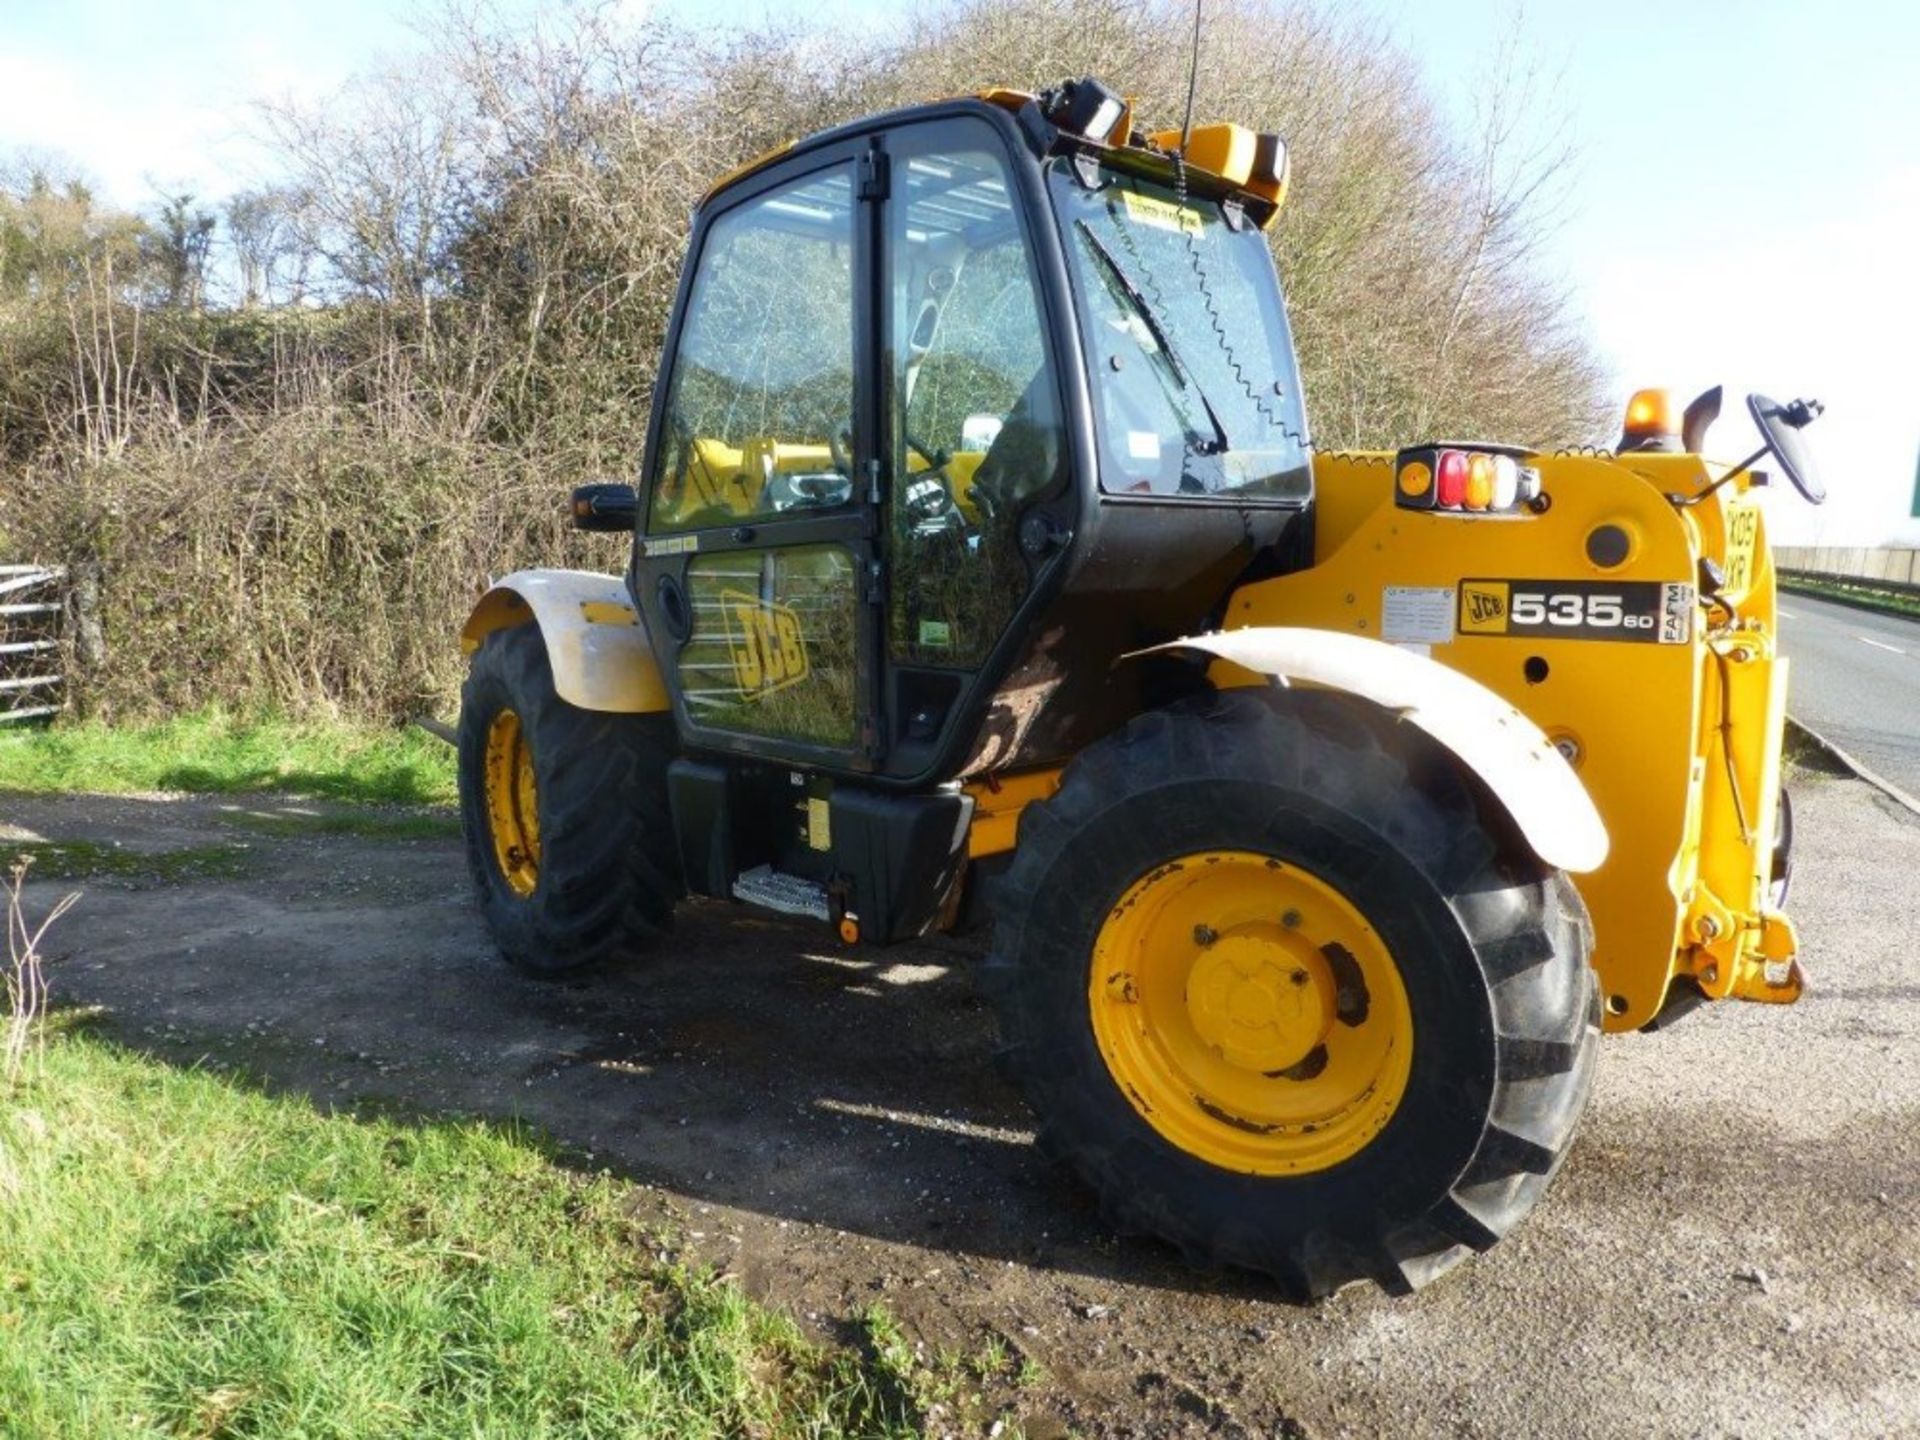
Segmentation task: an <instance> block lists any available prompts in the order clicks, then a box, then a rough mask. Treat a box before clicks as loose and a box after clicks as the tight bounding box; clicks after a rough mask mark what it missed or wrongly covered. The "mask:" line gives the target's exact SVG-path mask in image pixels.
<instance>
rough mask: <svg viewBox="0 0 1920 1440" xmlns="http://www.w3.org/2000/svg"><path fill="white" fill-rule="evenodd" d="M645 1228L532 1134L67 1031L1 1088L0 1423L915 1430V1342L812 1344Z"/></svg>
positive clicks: (490, 1430)
mask: <svg viewBox="0 0 1920 1440" xmlns="http://www.w3.org/2000/svg"><path fill="white" fill-rule="evenodd" d="M650 1238H651V1237H648V1236H645V1235H643V1234H639V1233H637V1232H636V1227H635V1225H634V1224H633V1222H632V1221H631V1220H630V1219H629V1218H628V1215H627V1212H626V1210H625V1207H624V1206H623V1204H622V1195H621V1187H620V1186H619V1185H618V1184H616V1183H615V1182H613V1181H611V1180H609V1179H605V1178H595V1177H590V1176H581V1175H578V1174H575V1173H573V1172H570V1171H567V1170H564V1169H562V1168H560V1167H558V1166H557V1165H555V1164H554V1163H553V1156H552V1155H551V1154H550V1153H549V1152H548V1151H547V1149H546V1148H545V1147H544V1146H543V1145H542V1144H541V1143H540V1142H539V1141H537V1140H536V1139H534V1138H533V1137H531V1136H528V1135H526V1134H522V1133H517V1132H514V1131H511V1130H502V1129H499V1128H491V1127H486V1126H482V1125H478V1124H459V1123H444V1122H443V1123H435V1124H422V1125H412V1124H405V1123H401V1122H398V1121H392V1120H380V1119H374V1120H367V1119H351V1118H345V1117H340V1116H323V1115H320V1114H318V1113H316V1112H315V1111H314V1110H313V1109H312V1108H310V1107H309V1106H308V1105H307V1104H305V1103H303V1102H300V1101H297V1100H291V1099H281V1098H272V1097H268V1096H264V1095H261V1094H257V1093H255V1092H253V1091H250V1090H247V1089H245V1088H242V1087H241V1086H239V1085H237V1084H235V1083H233V1082H231V1081H228V1080H225V1079H222V1078H218V1077H215V1076H212V1075H208V1074H204V1073H196V1072H189V1071H180V1070H176V1069H173V1068H171V1067H169V1066H166V1065H163V1064H160V1063H157V1062H155V1061H153V1060H150V1059H147V1058H145V1057H141V1056H138V1055H136V1054H132V1053H129V1052H127V1051H125V1050H122V1049H119V1048H117V1047H115V1046H113V1045H111V1044H108V1043H105V1042H103V1041H101V1040H99V1039H97V1038H93V1037H91V1036H88V1035H86V1034H84V1033H69V1034H65V1035H59V1036H56V1037H54V1038H53V1039H52V1041H51V1042H50V1043H49V1045H48V1047H47V1049H46V1051H45V1053H44V1056H43V1060H42V1063H41V1064H40V1065H39V1067H38V1068H37V1070H36V1072H35V1073H34V1074H33V1076H32V1078H31V1079H29V1080H28V1081H26V1082H25V1083H24V1084H23V1085H22V1086H21V1088H20V1089H19V1090H18V1091H17V1092H16V1093H15V1094H14V1095H12V1096H10V1097H0V1432H3V1433H6V1434H17V1435H61V1436H68V1437H87V1436H108V1435H112V1436H124V1435H154V1436H159V1435H167V1436H202V1437H213V1436H222V1437H255V1436H258V1437H268V1436H273V1437H280V1436H302V1437H313V1440H324V1437H348V1436H371V1435H406V1436H410V1437H432V1436H449V1437H451V1436H460V1437H463V1440H470V1437H475V1436H503V1437H504V1436H511V1437H515V1440H521V1437H543V1436H553V1437H558V1436H567V1437H593V1436H601V1435H607V1436H612V1435H619V1436H676V1437H677V1436H710V1435H711V1436H719V1435H755V1436H769V1437H782V1436H814V1435H840V1434H861V1435H887V1434H896V1433H907V1432H909V1431H910V1430H912V1429H913V1428H915V1424H916V1416H915V1410H916V1408H917V1407H916V1406H915V1405H914V1403H913V1401H912V1399H911V1397H910V1395H909V1393H908V1392H909V1390H910V1389H911V1386H912V1376H911V1373H910V1371H911V1365H910V1363H909V1362H908V1361H907V1360H906V1359H905V1357H901V1356H890V1357H888V1359H887V1361H885V1362H881V1363H875V1362H874V1361H873V1360H870V1359H864V1358H862V1357H861V1356H860V1355H859V1354H858V1353H856V1352H854V1351H851V1350H828V1349H825V1348H822V1347H820V1346H818V1345H815V1344H813V1343H811V1342H809V1341H807V1340H806V1339H805V1338H803V1337H802V1336H801V1335H800V1334H799V1332H798V1331H797V1330H795V1328H794V1327H793V1326H792V1325H791V1323H789V1322H788V1321H786V1320H784V1319H782V1318H781V1317H779V1316H777V1315H775V1314H773V1313H771V1312H769V1311H766V1310H764V1309H761V1308H759V1307H756V1306H755V1305H753V1304H751V1303H750V1302H748V1301H747V1300H746V1299H745V1298H744V1297H743V1296H742V1295H741V1294H740V1292H739V1290H738V1288H737V1287H736V1286H735V1285H733V1284H732V1283H731V1282H729V1281H726V1280H723V1279H719V1278H716V1277H714V1276H712V1275H711V1274H708V1273H704V1272H696V1271H691V1270H687V1269H684V1268H681V1267H678V1266H675V1265H672V1264H669V1263H663V1262H661V1261H659V1260H658V1259H656V1258H655V1251H654V1247H653V1246H652V1245H651V1244H649V1243H648V1241H649V1240H650ZM903 1369H904V1370H907V1371H908V1372H909V1373H908V1374H905V1375H903V1374H901V1373H900V1372H901V1371H902V1370H903Z"/></svg>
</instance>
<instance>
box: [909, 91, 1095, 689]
mask: <svg viewBox="0 0 1920 1440" xmlns="http://www.w3.org/2000/svg"><path fill="white" fill-rule="evenodd" d="M974 129H977V130H978V131H979V132H980V139H979V142H978V144H977V145H976V144H972V143H968V141H967V138H966V137H967V132H968V131H970V130H974ZM891 148H892V150H893V177H894V198H893V200H892V202H891V203H890V206H889V211H888V214H889V220H888V250H887V254H888V274H889V283H890V284H891V286H892V314H893V330H894V333H893V339H892V345H891V347H890V348H891V352H892V355H893V357H894V373H893V376H892V385H891V395H892V418H893V425H892V434H893V455H892V474H893V494H892V513H891V531H892V534H891V540H892V560H891V584H890V586H889V596H890V607H891V609H890V614H889V617H888V633H889V637H890V644H891V650H892V653H893V654H894V656H895V657H896V658H899V659H903V660H907V661H909V662H911V663H916V664H924V665H941V666H955V667H968V668H970V667H973V666H975V665H978V664H979V663H980V662H981V661H982V660H984V659H985V658H986V655H987V652H988V651H989V650H990V649H991V648H992V646H993V643H994V641H995V640H997V639H998V638H999V636H1000V634H1001V633H1002V632H1003V631H1004V630H1005V628H1006V626H1007V624H1008V622H1009V621H1010V620H1011V619H1012V617H1013V612H1014V611H1015V609H1017V608H1018V606H1019V604H1020V601H1021V599H1022V597H1023V596H1024V595H1025V593H1026V590H1027V566H1026V562H1025V559H1024V557H1023V556H1022V554H1021V551H1020V546H1019V540H1018V533H1017V532H1018V517H1019V514H1020V511H1021V510H1022V509H1023V508H1024V507H1025V506H1026V505H1027V504H1028V503H1029V502H1031V501H1032V500H1033V499H1034V498H1036V497H1037V496H1039V495H1042V494H1044V493H1046V492H1047V491H1049V490H1051V489H1052V488H1053V487H1054V485H1055V484H1056V482H1057V481H1058V479H1059V476H1060V455H1061V424H1060V416H1059V402H1058V398H1057V395H1056V385H1055V376H1054V373H1053V369H1052V366H1051V365H1050V363H1049V360H1048V352H1047V344H1046V331H1045V327H1044V325H1043V324H1042V321H1041V311H1040V297H1039V289H1038V285H1037V282H1036V280H1035V275H1034V266H1033V258H1032V254H1031V251H1030V247H1029V245H1028V242H1027V237H1026V232H1025V230H1024V228H1023V227H1022V225H1021V223H1020V217H1019V215H1018V213H1017V212H1016V210H1015V208H1014V202H1013V196H1012V186H1011V178H1010V176H1009V175H1008V172H1007V165H1006V161H1005V160H1004V159H1003V158H1002V156H1001V153H1000V150H999V148H998V144H997V142H996V140H995V139H994V136H993V135H992V132H991V131H990V130H988V129H987V127H986V126H984V125H979V126H975V125H972V124H967V125H945V126H942V127H941V128H940V129H939V130H938V131H934V132H930V133H929V134H928V135H926V136H912V135H907V136H903V137H901V138H900V139H899V140H896V142H895V143H894V145H893V146H892V147H891Z"/></svg>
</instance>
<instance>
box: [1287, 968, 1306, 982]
mask: <svg viewBox="0 0 1920 1440" xmlns="http://www.w3.org/2000/svg"><path fill="white" fill-rule="evenodd" d="M1287 978H1288V979H1289V980H1291V981H1293V983H1294V984H1296V985H1304V984H1306V983H1307V972H1306V971H1304V970H1296V971H1294V972H1293V973H1292V974H1291V975H1289V976H1288V977H1287Z"/></svg>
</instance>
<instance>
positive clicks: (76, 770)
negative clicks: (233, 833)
mask: <svg viewBox="0 0 1920 1440" xmlns="http://www.w3.org/2000/svg"><path fill="white" fill-rule="evenodd" d="M0 790H34V791H120V792H124V791H129V790H191V791H201V792H212V793H218V794H227V793H234V792H239V791H249V790H277V791H283V792H287V793H291V794H299V795H317V796H324V797H327V798H330V799H336V800H354V801H361V802H371V803H375V804H402V805H418V804H444V803H447V802H450V801H452V800H453V798H454V793H455V791H454V757H453V749H452V747H451V746H449V745H446V744H445V743H443V742H442V741H439V740H436V739H434V738H433V737H432V736H431V735H428V734H425V733H424V732H422V731H420V730H417V729H412V728H408V729H380V728H375V727H372V726H366V725H352V724H346V723H322V722H312V721H292V720H276V719H260V720H241V719H237V718H235V717H234V716H231V715H228V714H226V713H225V712H223V711H218V710H204V711H199V712H196V713H194V714H191V715H182V716H178V717H176V718H174V719H171V720H165V721H161V722H159V723H158V724H149V725H130V726H109V725H104V724H101V723H99V722H97V721H88V722H85V723H81V724H74V725H55V726H52V727H50V728H48V729H44V730H36V731H28V732H25V733H21V734H12V733H8V734H0Z"/></svg>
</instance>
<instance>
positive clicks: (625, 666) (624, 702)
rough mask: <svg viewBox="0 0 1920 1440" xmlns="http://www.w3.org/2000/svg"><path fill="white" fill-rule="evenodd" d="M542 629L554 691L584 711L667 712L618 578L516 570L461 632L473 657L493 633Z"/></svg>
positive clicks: (656, 670) (643, 636) (639, 625)
mask: <svg viewBox="0 0 1920 1440" xmlns="http://www.w3.org/2000/svg"><path fill="white" fill-rule="evenodd" d="M528 620H533V621H536V622H538V624H539V626H540V638H541V639H542V640H543V641H544V642H545V643H546V647H547V663H548V664H549V665H550V666H551V667H552V669H553V688H554V691H555V693H557V694H558V695H559V696H560V698H561V699H562V700H564V701H566V702H567V703H568V704H569V705H572V706H575V707H577V708H579V709H581V710H605V711H614V712H617V713H620V714H628V715H645V714H656V713H659V712H661V711H664V710H667V709H670V708H671V706H672V701H671V700H670V699H669V698H668V695H667V687H666V683H665V682H664V681H663V680H662V679H661V677H660V666H659V663H658V662H657V661H656V660H655V659H654V658H653V647H652V646H651V645H649V644H648V643H647V630H646V624H645V622H644V621H642V620H641V618H640V615H639V612H638V611H636V610H635V609H634V608H633V599H632V597H631V596H629V595H628V594H627V587H626V585H625V583H624V582H623V581H622V580H621V579H620V577H619V576H618V575H596V574H594V573H593V572H592V571H589V570H517V571H515V572H514V573H513V574H511V575H509V576H507V577H506V578H505V579H504V580H498V581H495V582H494V585H493V588H492V589H490V590H488V591H487V593H486V594H485V595H483V596H482V597H481V598H480V603H479V604H478V605H476V606H474V607H473V613H472V614H471V615H469V616H468V617H467V623H466V627H465V628H464V629H463V630H462V631H461V632H460V645H461V649H462V651H463V652H464V653H466V654H468V655H471V654H472V653H473V652H474V651H475V650H477V649H479V648H480V642H481V641H482V640H484V639H485V638H486V637H487V636H488V634H490V633H491V632H493V631H495V630H499V629H502V628H504V627H506V626H508V625H522V624H525V623H526V622H527V621H528Z"/></svg>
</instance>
